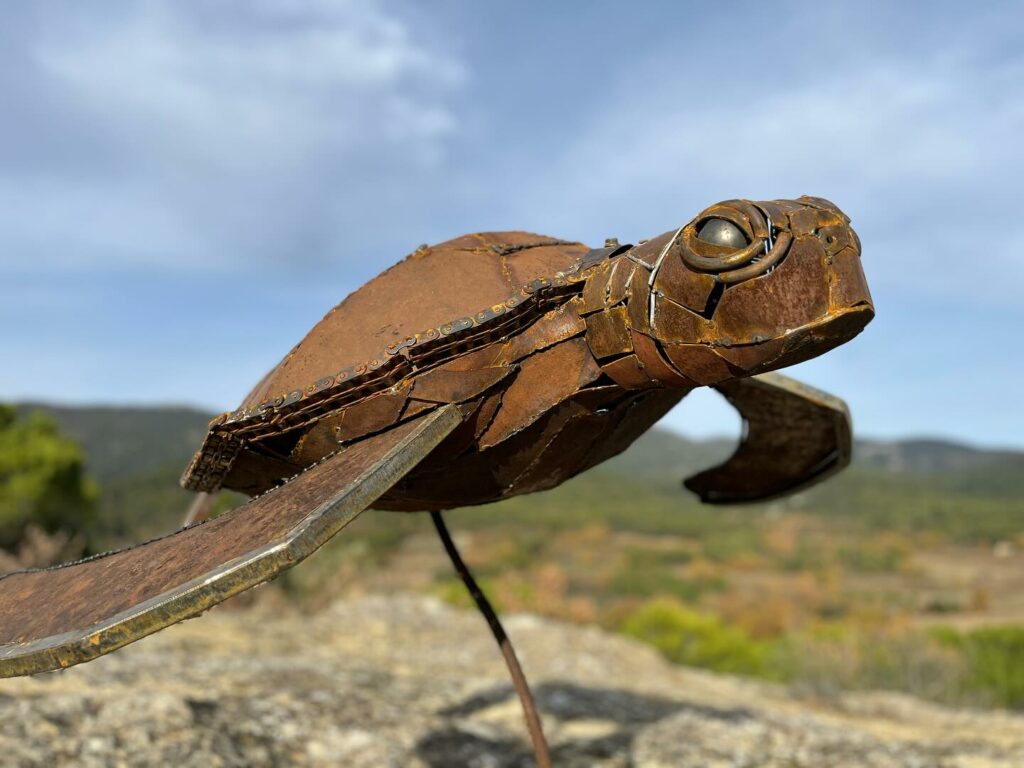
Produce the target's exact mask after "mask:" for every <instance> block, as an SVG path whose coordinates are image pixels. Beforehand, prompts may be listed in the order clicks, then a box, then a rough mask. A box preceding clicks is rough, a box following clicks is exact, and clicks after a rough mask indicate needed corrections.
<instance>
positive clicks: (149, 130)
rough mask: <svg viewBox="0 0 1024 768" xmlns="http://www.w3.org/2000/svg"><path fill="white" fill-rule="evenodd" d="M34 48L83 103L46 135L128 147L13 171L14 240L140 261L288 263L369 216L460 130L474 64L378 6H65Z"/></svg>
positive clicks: (56, 257)
mask: <svg viewBox="0 0 1024 768" xmlns="http://www.w3.org/2000/svg"><path fill="white" fill-rule="evenodd" d="M211 9H212V10H211ZM108 10H109V9H108ZM214 11H216V12H217V13H219V14H222V16H221V17H218V16H216V15H215V14H214ZM204 14H205V15H204ZM28 52H29V56H30V59H31V62H32V64H33V65H34V67H35V72H36V73H37V76H38V77H39V78H40V83H41V85H42V84H45V85H47V86H48V87H50V88H53V89H56V90H57V93H58V94H59V96H58V99H59V103H60V104H61V105H62V109H64V110H65V111H66V112H70V113H71V115H73V117H72V119H71V120H69V121H68V122H67V124H66V125H63V126H62V127H61V130H62V131H63V132H62V133H60V134H59V135H58V136H57V138H56V139H53V138H49V140H50V141H59V142H67V143H72V144H73V143H74V142H76V141H79V140H80V137H79V136H78V135H77V132H78V131H79V130H80V128H81V126H88V127H89V128H90V129H92V130H93V131H94V132H96V133H98V134H101V135H102V136H103V137H104V139H105V140H106V141H107V142H108V143H109V144H111V145H112V146H113V147H114V149H113V150H112V152H111V154H112V155H113V156H114V157H116V158H117V162H115V163H108V164H107V166H105V167H104V169H103V172H102V173H101V174H98V175H97V174H92V175H91V176H90V177H89V178H83V177H81V176H79V175H77V174H78V173H79V171H78V169H74V168H60V167H54V166H53V164H51V165H50V166H49V167H44V164H39V165H38V166H37V167H35V168H32V169H29V170H28V171H27V172H25V173H23V174H22V175H18V176H15V175H7V176H6V177H4V178H2V179H0V198H2V199H3V200H4V202H5V203H6V206H5V207H4V208H0V244H3V245H5V246H6V247H5V248H4V251H5V252H6V253H8V254H11V253H15V252H20V255H24V251H21V249H22V248H29V247H30V246H32V245H41V244H45V243H50V244H52V245H53V246H54V247H52V248H50V249H48V250H47V249H41V250H44V251H46V254H47V255H46V257H45V258H48V259H49V260H50V263H51V265H58V264H68V263H76V262H77V263H80V264H83V265H85V264H96V265H97V266H102V262H97V261H96V256H95V249H93V248H91V247H90V245H92V244H94V243H95V244H97V245H102V246H104V247H107V248H109V250H108V252H107V255H106V258H107V259H108V261H117V260H118V259H121V260H128V261H131V262H132V263H136V264H137V263H159V264H161V265H165V264H168V263H170V264H173V265H177V266H181V265H187V266H190V267H191V268H196V269H201V268H203V267H204V265H213V264H216V265H219V266H220V267H227V266H230V265H231V264H232V263H235V265H236V266H237V265H238V264H239V263H246V264H249V263H252V262H253V261H256V262H260V261H263V262H266V261H270V260H275V259H276V260H280V259H282V258H284V255H285V254H287V253H288V252H290V251H291V250H293V249H294V248H295V246H296V243H298V242H300V241H301V240H302V239H303V238H305V239H309V238H313V239H314V240H315V239H316V238H318V237H321V238H323V237H329V235H328V234H324V233H323V232H322V231H321V230H325V229H330V227H331V226H333V225H331V224H329V223H327V222H326V219H327V218H328V216H329V215H330V214H332V213H333V212H335V211H336V210H337V209H338V208H340V209H342V211H344V212H347V215H348V216H350V217H351V218H350V221H358V220H360V219H361V218H363V217H364V211H361V210H360V209H361V208H365V206H366V205H368V203H367V202H366V198H367V195H366V188H367V187H372V185H373V184H374V179H381V178H386V177H387V175H388V174H387V173H386V171H387V170H388V169H401V172H403V173H406V174H410V175H413V174H416V173H427V172H430V170H431V169H432V168H435V167H436V166H437V165H438V164H439V163H442V162H443V160H444V157H445V152H446V147H447V144H448V143H449V142H450V141H451V140H452V139H453V138H454V137H456V136H457V135H458V133H459V131H460V117H459V115H458V114H457V113H456V111H455V108H454V106H453V103H454V100H455V98H456V97H457V95H458V93H459V92H460V91H461V89H462V88H463V86H464V84H465V82H466V73H465V70H464V67H463V66H462V64H461V62H460V61H459V60H458V59H456V58H455V57H453V56H452V55H450V54H449V53H448V52H447V51H446V50H444V49H442V48H440V47H439V46H438V45H437V44H436V43H434V42H432V41H429V40H427V39H424V36H422V35H419V34H418V30H417V29H415V28H413V27H411V26H410V25H409V24H407V23H406V22H405V21H403V20H402V19H401V18H399V17H397V16H396V15H394V14H393V13H392V12H391V11H390V10H389V9H387V8H385V6H384V5H382V3H380V2H374V1H373V0H360V1H359V2H356V1H355V0H350V1H349V2H345V1H339V2H283V1H282V2H271V1H269V0H264V1H263V2H259V3H248V2H230V3H222V4H217V5H216V6H206V5H197V4H181V3H173V2H166V1H164V0H148V1H147V0H138V1H137V2H130V3H128V4H126V5H125V6H124V7H123V9H121V10H120V11H117V12H113V13H109V14H106V15H104V14H100V13H94V12H92V11H86V10H84V9H78V8H65V9H64V10H63V11H62V12H61V13H52V14H46V15H43V16H41V17H40V19H39V33H38V36H37V37H36V38H35V39H33V40H30V41H28ZM33 140H34V139H33V137H31V136H30V137H29V139H28V141H30V142H31V141H33ZM42 141H43V139H39V140H38V141H37V144H38V143H39V142H42ZM37 148H41V147H37ZM41 149H42V150H43V151H40V152H39V154H41V155H45V154H46V152H45V148H41ZM87 153H88V148H84V149H83V150H82V152H80V153H79V154H87ZM392 175H394V174H392ZM356 177H358V178H360V179H361V180H362V181H363V189H362V191H360V189H358V188H357V187H356V186H355V185H353V184H352V178H356ZM367 180H368V181H367ZM32 211H43V212H45V214H44V218H46V219H48V220H49V223H50V224H51V225H52V227H51V228H50V229H49V231H41V227H40V222H39V221H38V220H36V221H33V220H32V217H31V216H29V217H26V215H25V214H26V213H30V212H32ZM337 224H340V225H341V226H344V224H345V218H344V215H343V216H342V217H341V219H340V221H339V222H337ZM30 230H31V231H30ZM61 237H64V238H66V239H65V240H64V241H63V242H64V244H65V246H67V245H73V246H74V247H59V245H60V242H61V241H60V238H61ZM154 242H156V243H159V247H158V248H154V247H146V245H147V243H154ZM79 245H81V246H82V247H78V246H79ZM140 246H142V247H140Z"/></svg>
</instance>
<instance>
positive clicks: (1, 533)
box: [0, 405, 96, 549]
mask: <svg viewBox="0 0 1024 768" xmlns="http://www.w3.org/2000/svg"><path fill="white" fill-rule="evenodd" d="M95 499H96V489H95V487H94V486H93V484H92V483H91V482H90V481H89V480H87V479H86V477H85V473H84V460H83V457H82V451H81V449H80V448H79V447H78V445H77V444H76V443H74V442H72V441H71V440H68V439H67V438H65V437H62V436H61V435H60V434H59V433H58V431H57V426H56V424H54V422H53V421H52V420H51V419H49V418H48V417H46V416H44V415H42V414H39V413H33V414H30V415H29V416H28V417H26V418H23V419H19V418H17V416H16V414H15V411H14V409H13V408H11V407H9V406H2V405H0V547H2V548H5V549H10V548H12V547H14V546H16V545H17V544H18V542H19V541H21V539H22V537H23V536H24V534H25V531H26V529H27V528H28V527H29V526H30V525H36V526H38V527H39V528H41V529H42V530H44V531H46V532H47V533H55V532H57V531H69V532H81V531H83V530H84V529H85V528H86V526H87V525H88V524H89V523H90V522H91V521H92V519H93V516H94V513H95Z"/></svg>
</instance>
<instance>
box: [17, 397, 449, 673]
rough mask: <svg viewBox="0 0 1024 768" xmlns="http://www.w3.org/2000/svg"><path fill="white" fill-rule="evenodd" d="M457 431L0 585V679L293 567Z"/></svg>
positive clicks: (438, 431) (379, 450) (342, 464)
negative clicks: (141, 541)
mask: <svg viewBox="0 0 1024 768" xmlns="http://www.w3.org/2000/svg"><path fill="white" fill-rule="evenodd" d="M461 422H462V418H461V414H460V413H459V411H458V409H457V408H454V407H446V408H442V409H440V410H438V411H436V412H435V413H433V414H431V415H429V416H427V417H425V418H424V419H422V420H420V421H416V422H413V423H410V424H406V425H402V426H400V427H397V428H395V429H394V430H392V431H390V432H388V433H386V434H383V435H378V436H375V437H372V438H368V439H366V440H364V441H362V442H360V443H356V444H354V445H352V446H350V447H348V448H346V449H345V450H344V451H342V452H341V453H339V454H337V455H336V456H334V457H333V458H331V459H329V460H328V461H325V462H324V463H322V464H320V465H318V466H316V467H314V468H312V469H310V470H308V471H306V472H305V473H303V474H302V475H300V476H299V477H297V478H295V479H294V480H292V481H290V482H289V483H287V484H286V485H283V486H281V487H280V488H278V489H276V490H274V491H272V492H270V493H268V494H266V495H264V496H261V497H260V498H258V499H256V500H254V501H252V502H250V503H249V504H246V505H245V506H243V507H239V508H238V509H235V510H233V511H231V512H228V513H226V514H224V515H222V516H220V517H218V518H215V519H212V520H208V521H205V522H203V523H199V524H197V525H194V526H192V527H190V528H186V529H184V530H182V531H179V532H178V533H174V534H171V535H169V536H165V537H163V538H160V539H156V540H153V541H150V542H148V543H146V544H141V545H139V546H136V547H132V548H130V549H126V550H122V551H120V552H114V553H111V554H106V555H101V556H99V557H95V558H91V559H88V560H84V561H81V562H78V563H72V564H68V565H65V566H62V567H57V568H52V569H47V570H41V571H22V572H16V573H12V574H8V575H7V576H4V577H3V578H2V579H0V676H5V677H9V676H12V675H23V674H32V673H35V672H43V671H46V670H50V669H57V668H61V667H67V666H70V665H72V664H77V663H79V662H82V661H88V660H89V659H92V658H95V657H96V656H100V655H102V654H104V653H108V652H110V651H113V650H115V649H117V648H120V647H121V646H123V645H126V644H128V643H130V642H132V641H134V640H137V639H139V638H141V637H143V636H145V635H148V634H151V633H153V632H155V631H157V630H158V629H161V628H163V627H166V626H168V625H170V624H173V623H175V622H177V621H180V620H181V619H184V618H188V617H189V616H194V615H196V614H198V613H201V612H202V611H204V610H206V609H208V608H210V607H211V606H212V605H214V604H216V603H219V602H221V601H222V600H224V599H226V598H228V597H230V596H231V595H234V594H237V593H238V592H241V591H243V590H245V589H248V588H249V587H252V586H254V585H256V584H259V583H260V582H263V581H266V580H267V579H269V578H272V577H273V576H275V575H276V574H278V573H280V572H281V571H283V570H285V569H287V568H290V567H291V566H293V565H295V563H297V562H299V561H301V560H302V559H304V558H305V557H307V556H308V555H309V554H311V553H312V552H313V551H314V550H316V549H317V548H318V547H320V546H321V545H322V544H323V543H324V542H325V541H327V539H329V538H330V537H331V536H333V535H334V534H335V533H337V532H338V531H339V530H340V529H341V528H343V527H344V526H345V525H347V524H348V523H349V522H351V521H352V520H353V519H354V518H355V517H356V515H358V514H359V513H360V512H361V511H362V510H363V509H365V508H366V507H367V506H369V505H370V504H371V503H372V502H373V501H374V499H376V498H377V497H378V496H379V495H380V494H381V493H382V492H384V491H385V490H386V489H387V488H389V487H390V486H391V485H392V484H393V483H394V482H395V481H396V480H397V479H399V478H400V477H401V476H402V475H404V474H405V473H406V472H408V471H409V470H410V469H412V468H413V467H414V466H415V465H416V464H418V463H419V462H420V461H421V460H422V459H423V458H424V457H425V456H426V455H427V454H428V453H430V451H431V450H432V449H433V448H434V447H435V446H436V445H437V444H438V443H439V442H440V441H441V440H442V439H443V438H444V437H445V435H447V434H448V433H450V432H451V431H452V430H453V429H455V428H456V427H457V426H458V425H459V424H460V423H461Z"/></svg>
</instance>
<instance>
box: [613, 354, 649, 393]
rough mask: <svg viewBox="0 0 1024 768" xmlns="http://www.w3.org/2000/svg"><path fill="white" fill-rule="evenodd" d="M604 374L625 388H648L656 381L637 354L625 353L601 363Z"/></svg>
mask: <svg viewBox="0 0 1024 768" xmlns="http://www.w3.org/2000/svg"><path fill="white" fill-rule="evenodd" d="M601 370H602V371H603V372H604V374H605V375H606V376H607V377H608V378H609V379H611V380H612V381H614V382H615V383H616V384H618V385H619V386H620V387H622V388H623V389H648V388H650V387H653V386H655V382H654V381H653V380H652V379H651V377H650V376H648V375H647V372H646V371H645V370H644V366H643V364H642V363H641V362H640V361H639V360H638V359H637V357H636V355H625V356H623V357H619V358H616V359H615V360H610V361H607V362H602V363H601Z"/></svg>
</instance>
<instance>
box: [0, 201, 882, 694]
mask: <svg viewBox="0 0 1024 768" xmlns="http://www.w3.org/2000/svg"><path fill="white" fill-rule="evenodd" d="M872 316H873V307H872V303H871V298H870V295H869V293H868V289H867V285H866V282H865V279H864V275H863V272H862V270H861V264H860V242H859V240H858V238H857V236H856V234H855V233H854V231H853V230H852V229H851V228H850V226H849V219H848V218H847V217H846V216H845V215H844V214H843V213H842V212H841V211H840V210H839V209H838V208H837V207H836V206H835V205H833V204H832V203H830V202H829V201H827V200H824V199H821V198H815V197H801V198H799V199H798V200H773V201H765V202H751V201H747V200H730V201H727V202H723V203H719V204H717V205H713V206H711V207H710V208H708V209H706V210H705V211H703V212H702V213H700V214H699V215H698V216H696V217H695V218H694V219H692V220H691V221H690V222H689V223H687V224H685V225H683V226H681V227H679V228H678V229H673V230H671V231H668V232H665V233H663V234H661V235H658V236H657V237H653V238H651V239H650V240H645V241H641V242H640V243H639V244H637V245H624V244H623V245H620V244H619V243H618V242H616V241H614V240H611V241H608V242H606V244H605V246H604V247H602V248H595V249H592V248H589V247H587V246H586V245H584V244H582V243H576V242H567V241H564V240H558V239H554V238H551V237H544V236H539V235H535V234H529V233H526V232H490V233H481V234H473V235H466V236H463V237H459V238H456V239H454V240H450V241H448V242H445V243H442V244H440V245H435V246H421V247H420V248H418V249H417V250H416V251H414V252H413V253H412V254H410V255H409V256H408V257H406V258H405V260H403V261H402V262H400V263H399V264H397V265H395V266H393V267H391V268H390V269H388V270H387V271H385V272H384V273H383V274H381V275H379V276H378V277H376V278H374V279H373V280H371V281H370V282H369V283H367V284H366V285H364V286H363V287H362V288H360V289H359V290H357V291H356V292H354V293H353V294H351V295H350V296H348V297H347V298H346V299H345V300H344V301H342V302H341V303H340V304H339V305H337V306H336V307H335V308H334V309H332V310H331V311H330V312H329V313H328V314H327V315H326V316H325V317H324V318H323V320H321V321H320V322H319V323H318V324H317V325H316V326H315V327H314V328H313V329H312V330H311V331H310V332H309V334H308V335H307V336H306V337H305V338H304V339H303V340H302V341H301V342H300V343H299V344H298V345H297V346H296V347H295V348H294V349H292V350H291V352H289V353H288V354H287V355H286V356H285V358H284V359H283V360H282V361H281V362H280V363H279V364H278V365H277V366H276V367H275V368H273V370H271V371H270V372H269V373H268V374H267V375H266V376H265V377H264V378H263V380H262V381H260V382H259V384H257V386H256V387H255V389H253V390H252V392H251V393H250V394H249V395H248V396H247V397H246V398H245V400H244V401H243V402H242V404H241V405H240V407H239V408H238V409H237V410H235V411H232V412H230V413H226V414H223V415H222V416H220V417H218V418H216V419H214V420H213V421H212V422H211V423H210V427H209V432H208V434H207V435H206V438H205V440H204V442H203V445H202V447H201V448H200V449H199V452H198V453H197V454H196V456H195V458H194V459H193V461H192V462H191V464H190V465H189V467H188V468H187V470H186V471H185V474H184V477H183V479H182V482H183V485H184V486H185V487H187V488H190V489H192V490H195V491H199V492H202V494H203V495H201V496H200V497H199V498H200V501H199V503H198V504H197V505H196V511H197V512H198V515H197V516H198V517H202V516H203V515H204V510H205V508H206V507H208V506H209V504H208V501H209V498H210V494H212V493H213V492H215V491H217V490H218V489H220V488H230V489H234V490H237V491H241V492H243V493H246V494H249V495H251V496H253V497H254V499H253V500H252V501H251V502H249V503H248V504H246V505H244V506H242V507H239V508H237V509H235V510H233V511H231V512H229V513H226V514H224V515H222V516H220V517H217V518H214V519H210V520H205V521H200V522H196V523H194V524H191V525H188V526H187V527H185V528H184V529H182V530H180V531H178V532H176V533H173V534H171V535H168V536H165V537H163V538H160V539H156V540H154V541H149V542H146V543H144V544H140V545H138V546H135V547H132V548H129V549H125V550H122V551H118V552H112V553H108V554H104V555H100V556H98V557H94V558H90V559H87V560H84V561H80V562H76V563H71V564H68V565H64V566H59V567H57V568H53V569H48V570H41V571H28V572H18V573H13V574H9V575H7V576H6V577H4V578H3V579H2V580H0V675H5V676H9V675H17V674H29V673H34V672H41V671H44V670H49V669H55V668H59V667H66V666H69V665H72V664H76V663H79V662H83V661H87V660H89V659H92V658H95V657H97V656H99V655H101V654H104V653H107V652H109V651H112V650H114V649H116V648H119V647H121V646H123V645H125V644H127V643H130V642H132V641H134V640H136V639H138V638H140V637H142V636H144V635H147V634H150V633H152V632H155V631H156V630H158V629H160V628H162V627H165V626H168V625H170V624H173V623H175V622H177V621H180V620H182V619H184V618H187V617H189V616H193V615H196V614H198V613H200V612H202V611H204V610H206V609H207V608H209V607H210V606H212V605H214V604H216V603H218V602H220V601H222V600H224V599H226V598H227V597H230V596H231V595H234V594H236V593H238V592H240V591H242V590H244V589H247V588H249V587H251V586H254V585H256V584H258V583H260V582H262V581H265V580H267V579H269V578H271V577H273V576H275V575H276V574H278V573H280V572H281V571H282V570H284V569H286V568H289V567H291V566H293V565H295V564H296V563H297V562H299V561H300V560H302V559H303V558H305V557H306V556H307V555H309V554H310V553H312V552H313V551H314V550H315V549H317V548H318V547H319V546H320V545H322V544H323V543H324V542H325V541H326V540H327V539H329V538H330V537H331V536H333V535H334V534H335V533H337V532H338V531H339V530H340V529H341V528H342V527H344V526H345V525H346V524H348V523H349V522H351V520H352V519H354V518H355V517H356V516H357V515H358V514H359V513H361V512H362V511H363V510H365V509H367V508H369V507H374V508H377V509H386V510H401V511H427V512H431V513H435V522H437V523H438V524H439V530H440V531H441V532H442V536H443V537H445V539H446V546H447V545H448V544H450V540H449V539H447V538H446V532H445V531H444V530H443V528H442V527H440V516H439V514H437V513H438V512H439V511H440V510H444V509H450V508H453V507H461V506H466V505H474V504H485V503H488V502H492V501H497V500H500V499H504V498H507V497H510V496H515V495H517V494H523V493H531V492H534V491H540V490H544V489H547V488H552V487H554V486H556V485H558V484H559V483H561V482H563V481H565V480H566V479H568V478H570V477H573V476H574V475H576V474H579V473H580V472H583V471H585V470H586V469H588V468H590V467H593V466H594V465H596V464H598V463H600V462H602V461H605V460H606V459H608V458H610V457H612V456H614V455H616V454H618V453H620V452H621V451H623V450H624V449H625V448H627V447H628V446H629V445H630V444H631V443H632V442H633V441H634V440H636V439H637V437H639V436H640V435H641V434H643V433H644V432H645V431H646V430H647V429H648V428H649V427H651V426H652V425H653V424H654V423H655V422H657V421H658V420H659V419H660V418H661V417H662V416H663V415H664V414H665V413H667V412H668V411H669V410H670V409H671V408H672V407H673V406H674V405H675V404H676V403H678V402H679V401H680V400H681V399H682V398H683V397H685V396H686V394H687V393H688V392H690V391H692V390H693V389H695V388H697V387H701V386H711V387H714V388H715V389H717V390H718V391H720V392H721V393H723V394H724V395H725V397H726V398H727V399H728V400H729V402H731V403H732V404H733V405H734V406H735V407H736V408H737V409H738V410H739V412H740V414H741V415H742V417H743V419H744V421H745V422H746V429H745V433H744V437H743V440H742V442H741V444H740V446H739V447H738V449H737V450H736V452H735V454H734V455H733V456H732V457H731V458H730V459H729V460H727V461H726V462H725V463H724V464H722V465H721V466H719V467H716V468H713V469H710V470H708V471H705V472H702V473H700V474H698V475H696V476H695V477H691V478H690V479H688V480H687V481H686V485H687V487H689V488H690V489H691V490H693V491H694V492H696V493H697V494H698V495H699V496H700V497H701V499H702V500H704V501H705V502H709V503H733V502H746V501H755V500H760V499H766V498H770V497H773V496H778V495H781V494H786V493H789V492H792V491H794V490H796V489H799V488H802V487H804V486H806V485H808V484H810V483H813V482H816V481H818V480H820V479H822V478H824V477H826V476H828V475H829V474H831V473H833V472H835V471H837V470H839V469H840V468H842V467H843V466H844V465H846V464H847V463H848V461H849V458H850V441H851V437H850V424H849V416H848V413H847V410H846V407H845V405H844V404H843V402H842V401H841V400H838V399H836V398H834V397H831V396H829V395H826V394H824V393H821V392H818V391H816V390H813V389H811V388H810V387H806V386H804V385H801V384H799V383H797V382H795V381H792V380H791V379H788V378H785V377H783V376H781V375H779V374H775V373H770V372H771V371H774V370H776V369H779V368H783V367H785V366H788V365H793V364H795V363H799V362H801V361H804V360H807V359H809V358H811V357H814V356H816V355H819V354H822V353H823V352H826V351H828V350H830V349H832V348H833V347H835V346H837V345H839V344H842V343H843V342H845V341H848V340H849V339H851V338H853V337H854V336H855V335H856V334H857V333H859V332H860V331H861V329H863V328H864V326H865V325H866V324H867V323H868V321H869V320H870V319H871V318H872ZM450 551H451V552H454V549H453V548H452V549H451V550H450Z"/></svg>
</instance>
